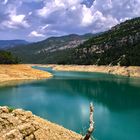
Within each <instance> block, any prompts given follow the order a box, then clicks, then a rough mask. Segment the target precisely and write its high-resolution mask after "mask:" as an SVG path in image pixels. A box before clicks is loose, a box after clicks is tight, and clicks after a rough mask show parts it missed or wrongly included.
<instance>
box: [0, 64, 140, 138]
mask: <svg viewBox="0 0 140 140" xmlns="http://www.w3.org/2000/svg"><path fill="white" fill-rule="evenodd" d="M34 68H36V69H41V70H45V71H49V72H51V73H52V74H53V75H54V76H53V77H52V78H50V79H45V80H36V81H32V82H25V83H19V84H15V85H13V86H11V85H9V86H0V106H5V105H6V106H10V107H14V108H23V109H26V110H30V111H32V112H33V113H34V114H36V115H38V116H40V117H42V118H44V119H47V120H49V121H51V122H54V123H57V124H59V125H62V126H64V127H65V128H68V129H71V130H73V131H76V132H78V133H81V134H82V135H84V134H85V133H86V130H87V128H88V127H89V104H90V102H93V105H94V122H95V123H94V127H95V129H94V133H93V136H94V138H95V139H96V140H140V78H128V77H123V76H116V75H110V74H102V73H88V72H64V71H53V70H52V69H51V68H43V67H37V66H34Z"/></svg>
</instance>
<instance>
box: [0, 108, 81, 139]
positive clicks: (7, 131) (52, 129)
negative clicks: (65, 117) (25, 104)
mask: <svg viewBox="0 0 140 140" xmlns="http://www.w3.org/2000/svg"><path fill="white" fill-rule="evenodd" d="M81 138H82V136H81V135H79V134H77V133H75V132H72V131H70V130H67V129H65V128H63V127H61V126H59V125H56V124H53V123H51V122H49V121H46V120H44V119H41V118H40V117H37V116H35V115H33V114H32V113H31V112H30V111H24V110H22V109H15V110H12V109H9V108H8V107H0V140H80V139H81Z"/></svg>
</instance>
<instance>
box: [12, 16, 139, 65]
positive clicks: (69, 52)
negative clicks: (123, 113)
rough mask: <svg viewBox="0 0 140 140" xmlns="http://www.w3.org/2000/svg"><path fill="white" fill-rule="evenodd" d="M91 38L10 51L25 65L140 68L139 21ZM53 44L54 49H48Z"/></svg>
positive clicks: (127, 22)
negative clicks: (20, 58)
mask: <svg viewBox="0 0 140 140" xmlns="http://www.w3.org/2000/svg"><path fill="white" fill-rule="evenodd" d="M73 36H74V35H73ZM88 37H89V38H88V39H87V38H86V39H83V38H82V37H81V38H82V39H81V38H80V40H78V42H76V41H77V40H76V39H77V37H75V38H76V39H75V40H74V42H71V40H70V39H71V35H68V36H66V37H65V38H64V37H63V39H62V38H61V37H58V38H57V39H55V38H50V39H48V42H47V43H46V42H43V41H41V42H39V43H37V45H36V44H29V45H26V46H25V47H22V49H21V47H20V48H12V49H11V50H10V51H11V52H13V53H14V54H15V55H17V56H21V57H22V60H23V62H24V63H43V64H47V63H49V64H52V63H54V64H78V65H93V64H94V65H95V64H97V65H123V66H129V65H132V66H133V65H134V66H139V65H140V17H137V18H134V19H131V20H127V21H125V22H122V23H120V24H118V25H116V26H114V27H112V28H111V29H110V30H108V31H105V32H104V33H101V34H96V35H95V36H94V35H93V36H88ZM68 40H69V41H68ZM45 43H46V44H45ZM50 44H51V47H48V46H49V45H50ZM44 46H47V47H44ZM27 48H28V49H27Z"/></svg>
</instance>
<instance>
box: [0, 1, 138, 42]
mask: <svg viewBox="0 0 140 140" xmlns="http://www.w3.org/2000/svg"><path fill="white" fill-rule="evenodd" d="M85 3H88V4H85ZM91 4H92V5H91ZM139 7H140V0H105V1H103V0H94V1H93V3H92V2H91V0H0V30H5V32H6V31H10V30H12V32H14V31H15V34H17V33H18V34H19V35H22V36H24V38H25V36H26V37H27V36H28V34H29V32H31V31H32V32H31V33H30V36H31V37H32V38H30V39H33V37H35V39H36V40H37V39H38V40H39V39H40V38H41V37H45V35H46V37H48V36H52V35H53V36H55V35H64V34H70V33H79V34H84V33H88V32H93V33H96V32H102V31H105V30H107V29H109V28H111V27H112V26H114V25H116V24H118V23H120V22H123V21H125V20H126V19H131V18H133V17H137V16H140V8H139ZM23 28H24V30H23ZM13 29H16V30H13ZM23 32H26V34H24V33H23ZM7 34H8V33H7ZM0 36H1V34H0ZM7 36H8V35H7ZM36 37H38V38H36ZM39 37H40V38H39Z"/></svg>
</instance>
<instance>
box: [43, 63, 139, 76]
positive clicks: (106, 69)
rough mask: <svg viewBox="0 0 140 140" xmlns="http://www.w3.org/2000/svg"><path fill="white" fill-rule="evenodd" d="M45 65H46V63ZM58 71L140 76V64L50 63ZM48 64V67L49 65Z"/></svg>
mask: <svg viewBox="0 0 140 140" xmlns="http://www.w3.org/2000/svg"><path fill="white" fill-rule="evenodd" d="M44 66H45V65H44ZM48 66H49V67H52V68H53V69H54V70H58V71H83V72H100V73H109V74H115V75H122V76H128V77H140V67H139V66H137V67H136V66H129V67H125V66H97V65H55V64H54V65H48ZM48 66H47V67H48Z"/></svg>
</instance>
